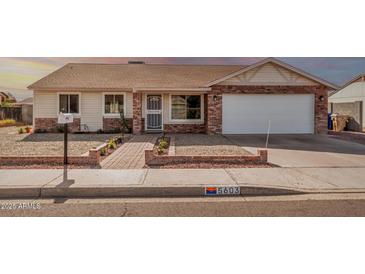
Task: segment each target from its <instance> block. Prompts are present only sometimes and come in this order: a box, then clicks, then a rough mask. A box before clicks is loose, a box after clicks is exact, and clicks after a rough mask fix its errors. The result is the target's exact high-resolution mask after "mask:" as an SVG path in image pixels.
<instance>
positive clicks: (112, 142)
mask: <svg viewBox="0 0 365 274" xmlns="http://www.w3.org/2000/svg"><path fill="white" fill-rule="evenodd" d="M108 148H109V149H116V148H117V143H116V142H115V140H114V139H113V138H111V139H109V141H108Z"/></svg>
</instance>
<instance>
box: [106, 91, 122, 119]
mask: <svg viewBox="0 0 365 274" xmlns="http://www.w3.org/2000/svg"><path fill="white" fill-rule="evenodd" d="M104 96H105V97H104V113H105V114H117V113H123V112H124V95H123V94H118V95H117V94H107V95H104Z"/></svg>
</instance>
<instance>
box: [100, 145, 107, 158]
mask: <svg viewBox="0 0 365 274" xmlns="http://www.w3.org/2000/svg"><path fill="white" fill-rule="evenodd" d="M100 155H101V156H105V155H106V148H105V147H103V148H101V149H100Z"/></svg>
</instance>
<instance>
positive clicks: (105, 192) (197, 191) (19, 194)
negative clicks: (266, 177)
mask: <svg viewBox="0 0 365 274" xmlns="http://www.w3.org/2000/svg"><path fill="white" fill-rule="evenodd" d="M205 188H206V186H183V187H181V186H163V187H161V186H148V187H145V186H137V187H136V186H122V187H119V186H103V187H34V188H31V187H26V188H0V198H8V199H14V198H34V199H37V198H44V199H46V198H56V197H65V198H67V197H69V198H86V197H87V198H107V197H110V198H112V197H124V198H128V197H129V198H133V197H204V196H212V195H205ZM305 193H307V192H306V191H300V190H293V189H285V188H271V187H254V186H241V194H240V195H235V196H268V195H290V194H292V195H293V194H305ZM214 196H215V195H214ZM222 196H229V195H222Z"/></svg>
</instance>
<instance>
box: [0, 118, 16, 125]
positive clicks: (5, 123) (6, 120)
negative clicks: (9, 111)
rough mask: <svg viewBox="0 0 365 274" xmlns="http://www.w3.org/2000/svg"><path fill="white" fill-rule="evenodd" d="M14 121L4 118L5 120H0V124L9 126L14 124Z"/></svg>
mask: <svg viewBox="0 0 365 274" xmlns="http://www.w3.org/2000/svg"><path fill="white" fill-rule="evenodd" d="M15 124H16V121H15V120H13V119H5V120H0V126H10V125H15Z"/></svg>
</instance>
